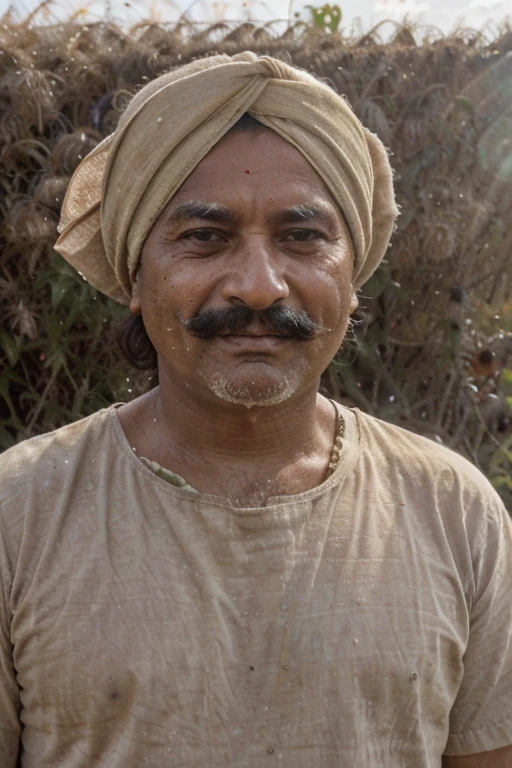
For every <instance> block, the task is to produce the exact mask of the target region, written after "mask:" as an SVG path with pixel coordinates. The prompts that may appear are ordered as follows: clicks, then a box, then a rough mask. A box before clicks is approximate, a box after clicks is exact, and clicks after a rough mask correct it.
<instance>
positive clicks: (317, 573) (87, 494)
mask: <svg viewBox="0 0 512 768" xmlns="http://www.w3.org/2000/svg"><path fill="white" fill-rule="evenodd" d="M345 414H346V417H347V418H346V420H347V435H346V438H345V440H344V444H343V450H342V454H341V461H340V463H339V465H338V467H337V468H336V470H335V472H334V473H333V475H331V477H329V478H328V479H327V480H326V481H325V482H324V483H322V484H321V485H320V486H319V487H317V488H314V489H312V490H309V491H306V492H304V493H301V494H298V495H296V496H289V497H275V498H272V499H270V500H269V503H268V505H267V506H266V507H262V508H257V509H238V508H234V507H232V506H231V505H230V504H229V503H228V502H227V501H226V500H225V499H222V498H218V497H213V496H208V495H205V494H201V493H197V492H193V491H191V490H187V489H183V488H177V487H174V486H172V485H171V484H169V483H168V482H166V481H165V480H164V479H162V478H160V477H157V476H156V475H155V474H154V473H153V472H152V471H151V470H150V469H148V467H146V466H145V465H144V464H143V463H142V462H141V461H140V460H139V459H138V458H137V457H136V456H135V455H134V453H133V451H132V449H131V447H130V445H129V444H128V442H127V440H126V438H125V436H124V433H123V431H122V429H121V427H120V424H119V421H118V418H117V414H116V410H115V408H109V409H106V410H104V411H101V412H99V413H97V414H95V415H93V416H90V417H88V418H86V419H84V420H82V421H80V422H78V423H76V424H72V425H70V426H68V427H65V428H63V429H60V430H58V431H57V432H54V433H53V434H49V435H45V436H42V437H38V438H35V439H33V440H28V441H26V442H24V443H22V444H20V445H19V446H17V447H15V448H13V449H11V450H10V451H8V452H7V453H5V454H4V455H3V456H2V457H1V458H0V578H1V584H0V765H1V766H2V768H14V766H16V765H17V759H18V753H19V755H20V756H21V761H20V764H21V766H22V768H50V766H51V767H52V768H53V767H54V766H59V768H96V766H97V767H98V768H99V767H100V766H101V767H102V768H144V767H147V768H166V767H167V766H169V767H171V768H204V767H205V766H208V768H217V767H219V768H225V766H230V767H232V768H260V767H261V768H267V767H268V768H272V766H275V768H312V766H314V768H334V767H335V766H336V767H338V766H350V767H352V766H361V767H364V768H402V767H403V768H427V766H428V768H439V767H440V765H441V755H442V753H443V752H445V753H446V754H450V755H464V754H471V753H475V752H482V751H488V750H492V749H497V748H499V747H503V746H506V745H508V744H511V743H512V587H511V585H512V525H511V521H510V519H509V518H508V515H507V513H506V511H505V510H504V509H503V507H502V505H501V503H500V501H499V499H498V497H497V496H496V494H495V493H494V491H493V490H492V489H491V487H490V486H489V485H488V484H487V482H486V480H485V479H484V478H483V477H482V476H481V475H480V474H479V473H478V472H477V470H476V469H475V468H474V467H472V466H471V465H470V464H469V463H467V462H466V461H465V460H464V459H462V458H461V457H459V456H458V455H456V454H455V453H453V452H451V451H449V450H447V449H444V448H442V447H439V446H438V445H436V444H435V443H433V442H431V441H428V440H426V439H423V438H420V437H418V436H416V435H413V434H410V433H408V432H406V431H404V430H402V429H400V428H398V427H395V426H391V425H389V424H386V423H384V422H380V421H378V420H376V419H374V418H371V417H369V416H367V415H364V414H362V413H359V412H358V411H352V412H347V411H345Z"/></svg>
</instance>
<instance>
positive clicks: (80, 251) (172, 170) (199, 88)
mask: <svg viewBox="0 0 512 768" xmlns="http://www.w3.org/2000/svg"><path fill="white" fill-rule="evenodd" d="M245 112H248V113H249V114H251V115H252V116H253V117H255V118H256V119H257V120H259V121H260V122H261V123H264V124H265V125H266V126H268V127H269V128H272V129H273V130H274V131H276V133H278V134H279V135H280V136H282V137H283V138H284V139H286V141H288V142H290V144H293V146H295V147H296V148H297V149H298V150H299V151H300V152H301V153H302V154H303V155H304V157H305V158H306V159H307V160H308V162H309V163H310V164H311V165H312V167H313V168H314V169H315V170H316V171H317V173H318V174H319V175H320V177H321V178H322V179H323V180H324V182H325V184H326V186H327V187H328V189H329V191H330V192H331V194H332V196H333V198H334V200H335V201H336V202H337V203H338V205H339V207H340V209H341V210H342V211H343V213H344V215H345V219H346V221H347V224H348V227H349V230H350V233H351V236H352V241H353V245H354V273H353V284H354V286H355V287H359V286H361V285H362V284H363V283H364V282H365V280H367V279H368V278H369V277H370V275H371V274H372V272H373V271H374V270H375V269H376V268H377V266H378V264H379V262H380V261H381V259H382V257H383V256H384V252H385V250H386V248H387V245H388V242H389V238H390V235H391V230H392V227H393V222H394V220H395V217H396V215H397V208H396V205H395V200H394V196H393V185H392V172H391V167H390V165H389V160H388V157H387V153H386V150H385V148H384V146H383V145H382V143H381V142H380V140H379V139H378V138H377V136H375V135H374V134H372V133H370V132H369V131H367V130H366V129H365V128H363V126H362V125H361V123H360V122H359V120H358V119H357V118H356V117H355V115H354V113H353V112H352V110H351V109H350V107H349V106H348V105H347V104H346V103H345V101H344V100H343V99H342V98H341V97H340V96H338V95H336V94H335V93H334V92H333V91H332V90H331V89H330V88H329V87H328V86H327V85H324V84H323V83H320V82H319V81H317V80H316V79H315V78H314V77H312V76H311V75H309V74H308V73H307V72H303V71H301V70H298V69H295V68H294V67H291V66H289V65H288V64H284V63H283V62H282V61H278V60H276V59H273V58H270V57H269V56H262V57H260V58H258V57H257V56H256V54H254V53H249V52H246V53H240V54H237V55H236V56H226V55H219V56H212V57H211V58H206V59H201V60H198V61H194V62H192V63H191V64H187V65H186V66H184V67H181V68H179V69H176V70H174V71H172V72H168V73H167V74H165V75H162V76H161V77H159V78H158V79H156V80H154V81H153V82H151V83H149V84H148V85H146V86H145V88H143V89H142V90H141V91H139V92H138V93H137V94H136V95H135V96H134V98H133V99H132V101H131V102H130V104H129V105H128V107H127V109H126V111H125V112H124V113H123V115H122V116H121V119H120V121H119V125H118V127H117V129H116V131H115V133H113V134H112V135H111V136H109V137H108V138H107V139H105V140H104V141H103V142H102V143H101V144H99V145H98V146H97V147H96V148H95V149H94V150H93V151H92V152H91V153H90V154H89V155H88V156H87V157H86V158H85V159H84V160H83V161H82V163H81V164H80V165H79V167H78V168H77V170H76V171H75V174H74V176H73V177H72V179H71V182H70V185H69V188H68V191H67V194H66V197H65V200H64V204H63V207H62V216H61V221H60V224H59V233H60V237H59V239H58V240H57V243H56V246H55V248H56V250H57V251H58V252H59V253H61V254H62V255H63V256H64V258H65V259H67V261H69V262H70V264H72V265H73V266H74V267H75V268H76V269H78V270H79V271H80V273H81V274H82V275H83V276H84V277H85V278H86V279H87V280H88V281H89V282H90V283H91V284H92V285H93V286H95V287H96V288H98V290H100V291H102V292H103V293H105V294H107V296H110V297H112V298H113V299H115V300H116V301H119V302H121V303H122V304H128V303H129V301H130V297H131V294H132V285H133V282H134V280H135V276H136V273H137V268H138V265H139V261H140V254H141V251H142V247H143V245H144V241H145V239H146V237H147V236H148V234H149V232H150V230H151V228H152V226H153V224H154V223H155V221H156V219H157V218H158V216H159V215H160V213H161V212H162V210H163V209H164V207H165V206H166V204H167V203H168V202H169V200H170V199H171V198H172V196H173V195H174V194H175V193H176V192H177V191H178V189H179V188H180V186H181V185H182V184H183V182H184V181H185V179H186V178H187V176H188V175H189V174H190V173H191V172H192V171H193V170H194V168H195V167H196V166H197V164H198V163H199V162H200V161H201V160H202V159H203V157H204V156H205V155H206V154H207V153H208V152H209V150H210V149H211V148H212V147H213V146H214V145H215V144H216V143H217V142H218V141H219V139H220V138H221V137H222V136H223V135H224V134H225V133H226V132H227V131H228V130H229V129H230V128H231V127H232V126H233V125H234V124H235V123H236V122H237V121H238V119H239V118H240V117H241V116H242V115H243V114H244V113H245Z"/></svg>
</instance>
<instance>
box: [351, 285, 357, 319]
mask: <svg viewBox="0 0 512 768" xmlns="http://www.w3.org/2000/svg"><path fill="white" fill-rule="evenodd" d="M358 306H359V299H358V298H357V296H356V293H355V291H354V290H353V291H352V296H351V297H350V314H351V315H353V314H354V312H355V311H356V309H357V308H358Z"/></svg>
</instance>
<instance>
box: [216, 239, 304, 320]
mask: <svg viewBox="0 0 512 768" xmlns="http://www.w3.org/2000/svg"><path fill="white" fill-rule="evenodd" d="M233 256H234V258H233V259H232V260H230V264H229V267H230V269H229V274H228V275H227V276H226V279H225V280H224V283H223V286H222V291H223V298H224V299H225V300H226V302H228V303H230V304H240V303H241V304H244V305H245V306H247V307H249V309H252V310H254V311H258V310H260V311H261V310H264V309H267V308H268V307H271V306H272V305H273V304H276V303H278V302H279V301H282V300H284V299H286V298H287V297H288V295H289V292H290V291H289V288H288V283H287V281H286V279H285V275H284V269H283V264H282V262H281V258H280V257H279V255H278V254H275V253H273V252H272V248H271V246H269V245H268V244H266V243H265V242H264V240H263V237H258V236H255V237H253V238H251V239H250V241H248V242H246V244H245V246H244V247H243V248H242V247H241V248H240V250H239V251H238V253H237V254H236V255H235V254H233Z"/></svg>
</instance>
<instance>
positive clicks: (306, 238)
mask: <svg viewBox="0 0 512 768" xmlns="http://www.w3.org/2000/svg"><path fill="white" fill-rule="evenodd" d="M323 237H324V236H323V235H322V233H321V232H318V231H317V230H316V229H292V230H290V232H287V233H286V235H285V236H284V238H283V240H289V241H292V242H295V243H311V242H313V241H314V240H319V239H321V238H323Z"/></svg>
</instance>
